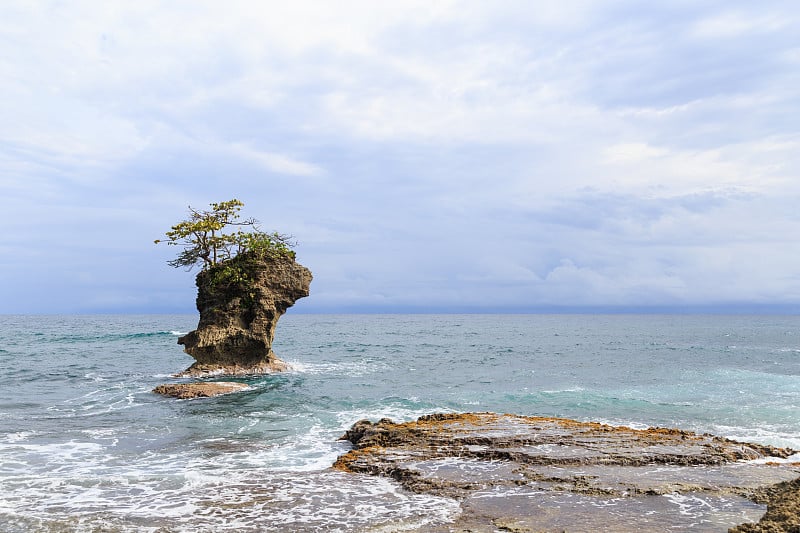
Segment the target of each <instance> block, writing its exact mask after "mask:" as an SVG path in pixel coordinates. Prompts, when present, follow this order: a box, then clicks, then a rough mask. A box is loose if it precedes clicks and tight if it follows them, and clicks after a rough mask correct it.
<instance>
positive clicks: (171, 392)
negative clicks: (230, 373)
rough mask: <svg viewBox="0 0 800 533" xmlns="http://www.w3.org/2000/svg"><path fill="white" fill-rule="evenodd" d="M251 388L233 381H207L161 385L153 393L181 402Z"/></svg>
mask: <svg viewBox="0 0 800 533" xmlns="http://www.w3.org/2000/svg"><path fill="white" fill-rule="evenodd" d="M249 388H250V387H248V386H247V385H245V384H244V383H236V382H233V381H205V382H197V383H173V384H166V385H159V386H158V387H156V388H155V389H153V392H155V393H156V394H162V395H164V396H170V397H172V398H178V399H179V400H188V399H192V398H210V397H213V396H220V395H222V394H230V393H231V392H237V391H240V390H244V389H249Z"/></svg>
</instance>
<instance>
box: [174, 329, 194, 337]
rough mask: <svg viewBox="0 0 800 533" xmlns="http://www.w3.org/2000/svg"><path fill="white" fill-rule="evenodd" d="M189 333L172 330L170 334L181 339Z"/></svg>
mask: <svg viewBox="0 0 800 533" xmlns="http://www.w3.org/2000/svg"><path fill="white" fill-rule="evenodd" d="M188 333H189V332H188V331H177V330H170V334H171V335H175V336H176V337H180V336H183V335H187V334H188Z"/></svg>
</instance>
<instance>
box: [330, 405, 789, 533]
mask: <svg viewBox="0 0 800 533" xmlns="http://www.w3.org/2000/svg"><path fill="white" fill-rule="evenodd" d="M343 439H347V440H349V441H350V442H352V443H353V449H352V450H351V451H350V452H348V453H346V454H344V455H343V456H341V457H339V459H338V460H337V461H336V463H335V465H334V468H337V469H340V470H344V471H348V472H357V473H364V474H372V475H381V476H387V477H390V478H392V479H395V480H396V481H398V482H399V483H400V484H401V485H402V486H403V487H405V488H406V489H408V490H412V491H414V492H419V493H429V494H434V495H438V496H446V497H451V498H455V499H458V500H459V501H460V502H461V509H462V513H461V516H460V517H459V518H458V520H457V522H456V523H455V524H441V525H440V526H438V527H439V529H437V528H436V527H433V528H431V527H428V528H427V529H426V531H442V532H444V531H448V532H453V531H457V532H463V531H472V532H483V531H486V532H488V531H497V530H502V531H518V532H522V531H615V532H634V531H635V532H637V533H643V532H648V531H653V532H654V531H689V530H691V531H725V530H727V529H728V528H730V527H734V526H736V525H737V524H741V523H742V522H755V521H757V520H758V519H759V517H760V516H761V515H762V514H764V511H765V508H764V505H763V504H764V503H767V502H769V511H768V513H767V515H766V516H765V518H767V519H768V520H770V521H771V520H779V519H781V517H782V516H783V515H784V514H786V513H787V512H789V513H791V512H794V511H792V510H793V509H794V510H796V507H794V506H795V505H796V499H795V500H791V501H790V499H787V497H786V494H787V493H788V492H791V490H792V489H794V490H795V491H796V487H797V482H792V483H787V482H789V481H790V480H792V479H794V478H797V477H798V475H800V464H798V463H787V462H786V458H787V457H790V456H791V455H792V454H794V453H795V452H794V451H793V450H788V449H780V448H773V447H770V446H762V445H758V444H746V443H740V442H735V441H731V440H728V439H724V438H720V437H714V436H711V435H698V434H695V433H691V432H688V431H681V430H676V429H664V428H650V429H647V430H635V429H631V428H627V427H613V426H608V425H604V424H598V423H587V422H577V421H574V420H566V419H558V418H539V417H525V416H516V415H497V414H492V413H470V414H457V415H456V414H440V415H430V416H426V417H422V418H420V419H419V420H417V421H415V422H407V423H403V424H395V423H393V422H392V421H391V420H388V419H383V420H381V421H379V422H377V423H372V422H369V421H366V420H363V421H360V422H358V423H356V424H355V425H354V426H353V427H352V428H351V429H350V430H349V431H348V432H347V433H346V434H345V436H344V437H343ZM768 458H774V459H768ZM776 483H783V484H784V485H785V487H784V485H776V487H777V488H776V489H774V490H772V489H770V487H772V486H773V485H774V484H776ZM784 489H785V490H784ZM795 498H796V495H795ZM771 525H772V522H770V523H769V524H767V525H766V527H769V526H771ZM749 527H755V526H749ZM739 531H784V530H782V529H774V530H773V529H741V530H739ZM785 531H790V529H786V530H785ZM791 531H795V530H793V529H792V530H791Z"/></svg>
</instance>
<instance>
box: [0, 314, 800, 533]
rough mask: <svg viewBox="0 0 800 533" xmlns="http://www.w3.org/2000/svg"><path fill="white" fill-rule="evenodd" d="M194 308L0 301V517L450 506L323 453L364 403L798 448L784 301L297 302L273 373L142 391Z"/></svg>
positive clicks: (794, 364)
mask: <svg viewBox="0 0 800 533" xmlns="http://www.w3.org/2000/svg"><path fill="white" fill-rule="evenodd" d="M196 323H197V317H196V316H194V315H141V316H132V315H109V316H0V531H2V532H28V531H44V532H56V531H57V532H62V531H136V532H139V531H150V532H173V531H174V532H183V531H309V532H310V531H387V532H388V531H396V530H403V529H408V530H410V529H414V528H417V529H419V528H423V529H424V527H425V525H426V524H439V523H443V522H447V521H449V520H452V519H454V518H455V516H456V515H457V513H458V504H457V503H456V502H454V501H452V500H448V499H446V498H438V497H433V496H427V495H418V494H411V493H407V492H404V491H403V490H401V489H399V488H398V487H397V486H396V485H395V484H394V483H393V482H391V481H390V480H387V479H382V478H374V477H362V476H358V475H353V474H346V473H343V472H339V471H333V470H331V469H330V466H331V465H332V463H333V462H334V460H335V459H336V457H337V456H338V455H340V454H342V453H344V452H345V451H346V450H347V449H348V444H347V443H346V442H343V441H340V440H338V438H339V437H340V436H341V435H342V434H343V433H344V431H345V429H347V428H349V427H350V426H351V425H352V424H353V423H354V422H356V421H357V420H359V419H362V418H369V419H371V420H378V419H380V418H383V417H388V418H392V419H394V420H395V421H406V420H412V419H415V418H417V417H419V416H421V415H424V414H429V413H435V412H466V411H494V412H501V413H517V414H523V415H537V416H558V417H568V418H574V419H578V420H585V421H599V422H606V423H609V424H615V425H628V426H632V427H636V428H644V427H648V426H666V427H678V428H682V429H687V430H692V431H697V432H701V433H706V432H708V433H714V434H717V435H721V436H724V437H729V438H733V439H737V440H744V441H751V442H757V443H763V444H770V445H775V446H788V447H793V448H795V449H800V317H798V316H738V315H737V316H698V315H664V316H662V315H479V314H478V315H422V314H421V315H303V314H292V312H291V310H290V311H289V313H288V314H287V315H285V316H284V317H282V318H281V321H280V323H279V325H278V330H277V333H276V339H275V344H274V350H275V352H276V353H277V354H278V356H279V357H281V358H282V359H284V360H285V361H287V362H289V363H290V364H291V365H292V367H293V369H292V370H291V371H289V372H285V373H281V374H274V375H268V376H259V377H252V378H247V379H237V380H236V381H241V382H244V383H247V384H248V385H249V386H250V389H248V390H246V391H244V392H240V393H235V394H231V395H226V396H221V397H217V398H211V399H197V400H175V399H172V398H165V397H161V396H157V395H155V394H153V393H151V390H152V389H153V387H155V386H156V385H159V384H161V383H169V382H177V381H180V380H178V379H176V378H173V377H171V376H172V374H173V373H175V372H178V371H181V370H183V369H185V368H186V367H188V366H189V365H190V364H191V363H192V361H193V360H192V359H191V358H190V357H189V356H188V355H186V354H184V353H183V351H182V349H181V347H180V346H178V345H177V344H176V341H177V338H178V336H179V335H181V334H183V333H186V332H188V331H189V330H191V329H194V327H195V326H196Z"/></svg>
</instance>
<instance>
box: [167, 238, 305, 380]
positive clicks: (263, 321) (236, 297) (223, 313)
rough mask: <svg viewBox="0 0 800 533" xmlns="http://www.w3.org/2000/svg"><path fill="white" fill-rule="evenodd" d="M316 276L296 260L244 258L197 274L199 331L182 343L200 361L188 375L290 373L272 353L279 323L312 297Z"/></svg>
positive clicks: (180, 342)
mask: <svg viewBox="0 0 800 533" xmlns="http://www.w3.org/2000/svg"><path fill="white" fill-rule="evenodd" d="M311 279H312V276H311V271H309V270H308V269H307V268H306V267H304V266H302V265H300V264H299V263H297V262H296V261H295V260H294V257H293V254H292V255H291V256H289V255H286V256H277V257H266V258H257V257H255V256H254V255H252V254H249V253H245V254H241V255H239V256H237V257H235V258H233V259H230V260H228V261H225V262H223V263H220V264H218V265H215V266H214V267H212V268H210V269H208V270H204V271H202V272H200V273H199V274H198V275H197V310H198V311H199V312H200V321H199V323H198V325H197V329H196V330H194V331H192V332H190V333H188V334H187V335H184V336H183V337H180V338H179V339H178V344H182V345H183V346H184V351H185V352H186V353H188V354H189V355H191V356H192V357H194V358H195V359H196V362H195V363H194V364H193V365H192V366H191V367H189V368H188V369H187V370H186V371H184V372H183V375H191V376H197V375H208V374H226V375H243V374H263V373H269V372H275V371H281V370H285V369H286V364H285V363H284V362H283V361H281V360H280V359H278V357H277V356H276V355H275V353H274V352H273V351H272V341H273V338H274V336H275V327H276V325H277V324H278V319H279V318H280V317H281V315H283V313H285V312H286V310H287V309H288V308H289V307H291V306H292V305H294V303H295V302H296V301H297V300H298V299H299V298H303V297H304V296H308V293H309V286H310V284H311Z"/></svg>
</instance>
